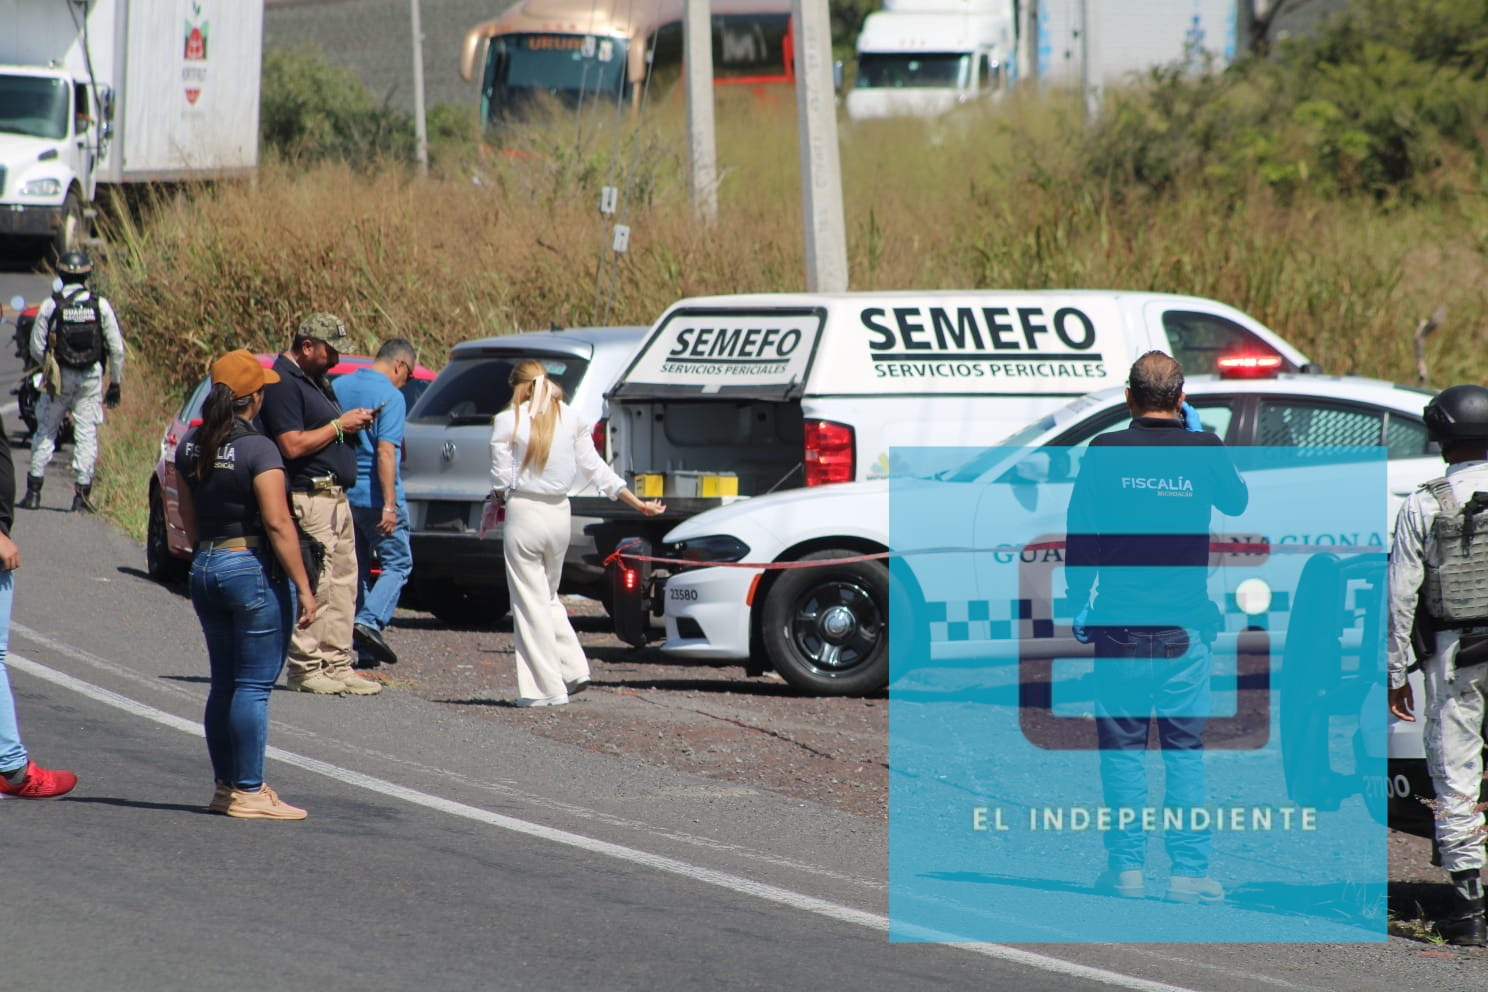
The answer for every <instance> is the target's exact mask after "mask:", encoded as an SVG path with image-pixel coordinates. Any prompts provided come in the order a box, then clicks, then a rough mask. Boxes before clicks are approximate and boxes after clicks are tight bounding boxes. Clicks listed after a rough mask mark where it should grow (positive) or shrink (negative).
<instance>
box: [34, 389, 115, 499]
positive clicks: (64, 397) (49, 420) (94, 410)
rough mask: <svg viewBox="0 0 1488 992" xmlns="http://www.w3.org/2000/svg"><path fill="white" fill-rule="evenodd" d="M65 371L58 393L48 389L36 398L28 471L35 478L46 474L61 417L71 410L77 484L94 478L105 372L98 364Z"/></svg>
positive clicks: (59, 429) (87, 483) (73, 469)
mask: <svg viewBox="0 0 1488 992" xmlns="http://www.w3.org/2000/svg"><path fill="white" fill-rule="evenodd" d="M61 372H62V382H61V383H60V384H59V386H58V389H57V395H56V396H49V395H47V394H46V393H45V392H43V393H42V394H41V398H40V399H38V400H37V401H36V436H35V437H33V438H32V439H31V467H30V468H29V469H28V470H27V474H28V475H30V476H31V477H32V478H34V479H40V478H41V477H42V476H44V475H46V467H47V465H49V464H50V463H51V461H52V455H53V454H55V453H56V451H57V434H58V432H59V431H61V430H62V418H63V417H65V416H67V411H69V410H71V411H72V475H73V478H74V479H75V480H76V481H77V483H78V485H81V486H86V485H90V484H91V483H92V482H93V465H94V463H95V462H97V461H98V425H99V424H101V423H103V375H102V372H101V371H100V368H99V366H97V365H95V366H93V368H91V369H67V368H64V369H62V370H61Z"/></svg>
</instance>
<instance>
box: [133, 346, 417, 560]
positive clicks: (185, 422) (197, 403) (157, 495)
mask: <svg viewBox="0 0 1488 992" xmlns="http://www.w3.org/2000/svg"><path fill="white" fill-rule="evenodd" d="M278 357H279V356H278V355H274V354H268V355H259V356H258V360H259V362H260V363H262V364H263V366H264V367H265V368H268V367H269V366H270V365H273V364H274V359H275V358H278ZM370 364H372V359H370V358H368V357H366V356H365V355H342V356H341V361H340V362H339V363H337V365H336V366H335V367H334V368H332V369H331V370H330V372H328V373H327V376H328V377H329V378H331V379H334V378H336V377H337V376H342V375H345V374H346V373H348V372H353V371H355V370H356V369H358V368H360V367H362V366H364V365H370ZM433 381H434V370H433V369H429V368H425V367H424V366H423V365H420V366H419V367H418V368H416V369H414V370H413V378H411V379H409V380H408V382H407V384H406V385H404V387H403V398H404V399H405V400H406V401H407V402H408V407H409V409H412V408H413V403H414V401H415V400H417V399H418V398H419V397H420V396H422V395H423V392H424V390H425V389H428V388H429V383H431V382H433ZM210 385H211V381H210V380H209V379H202V381H201V382H199V383H197V386H196V388H195V389H193V390H192V391H191V395H190V396H188V397H187V398H186V402H185V403H182V404H181V409H179V410H177V411H176V414H175V416H174V417H172V418H171V422H170V424H169V425H168V426H167V427H166V428H165V434H164V436H162V437H161V439H160V458H159V460H157V461H156V462H155V471H154V472H152V473H151V474H150V523H149V526H148V528H147V529H146V532H145V570H146V571H148V572H149V573H150V578H152V579H155V580H157V581H159V582H179V581H180V580H182V579H184V578H185V577H186V572H187V571H188V569H189V568H190V567H191V555H192V550H193V549H192V547H191V545H189V544H188V543H186V531H185V528H184V527H183V526H182V524H181V504H180V497H179V495H178V486H179V484H178V482H177V480H176V445H178V444H179V443H180V442H181V438H182V437H183V436H185V434H186V432H187V431H188V430H190V429H191V428H192V427H195V426H196V425H198V424H200V423H201V409H202V404H203V403H205V402H206V399H207V390H208V388H209V386H210Z"/></svg>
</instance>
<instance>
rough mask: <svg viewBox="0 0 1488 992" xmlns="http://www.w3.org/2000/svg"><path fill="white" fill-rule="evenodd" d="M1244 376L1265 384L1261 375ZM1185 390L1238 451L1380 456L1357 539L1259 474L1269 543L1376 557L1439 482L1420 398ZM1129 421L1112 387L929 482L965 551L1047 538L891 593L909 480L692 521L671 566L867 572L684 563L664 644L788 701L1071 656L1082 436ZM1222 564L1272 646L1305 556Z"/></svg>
mask: <svg viewBox="0 0 1488 992" xmlns="http://www.w3.org/2000/svg"><path fill="white" fill-rule="evenodd" d="M1239 371H1240V372H1241V373H1242V374H1243V373H1245V372H1260V373H1262V374H1264V370H1263V369H1262V370H1255V369H1244V368H1242V369H1240V370H1239ZM1187 392H1188V397H1189V401H1190V402H1191V403H1192V404H1193V405H1194V406H1195V408H1197V410H1198V411H1199V416H1200V419H1201V421H1202V422H1203V425H1204V428H1205V429H1206V430H1209V431H1213V432H1214V433H1217V434H1219V435H1220V436H1221V437H1222V438H1223V439H1224V440H1225V442H1226V444H1227V445H1228V446H1230V447H1239V446H1264V447H1267V448H1276V447H1286V446H1309V447H1333V446H1362V445H1377V446H1383V447H1384V448H1385V450H1386V465H1385V475H1386V478H1387V481H1388V490H1389V492H1388V516H1386V514H1384V513H1379V512H1375V513H1373V514H1372V515H1370V516H1369V518H1368V519H1367V520H1366V521H1364V523H1363V525H1362V526H1360V525H1359V520H1358V518H1357V517H1355V518H1354V520H1353V522H1352V523H1351V524H1341V522H1340V520H1339V518H1338V516H1337V514H1335V513H1334V511H1333V510H1332V509H1331V508H1329V507H1327V506H1325V505H1319V501H1315V500H1309V499H1306V498H1305V497H1304V496H1302V495H1301V491H1300V490H1297V489H1296V488H1295V487H1296V486H1297V482H1296V481H1295V480H1294V479H1292V477H1291V476H1289V475H1288V474H1287V473H1284V472H1277V473H1270V474H1268V473H1265V472H1261V473H1259V475H1253V476H1251V479H1252V492H1253V497H1252V504H1253V506H1254V504H1255V503H1256V502H1257V499H1258V497H1257V496H1256V495H1254V494H1255V493H1257V492H1258V491H1260V492H1262V493H1263V494H1264V493H1268V492H1269V493H1271V494H1272V497H1271V498H1274V499H1277V500H1280V501H1282V503H1283V504H1284V507H1285V513H1286V519H1287V521H1288V522H1289V523H1294V525H1295V526H1293V527H1291V528H1290V529H1291V530H1292V531H1293V532H1291V533H1281V534H1270V535H1267V536H1268V538H1269V540H1270V541H1271V542H1273V543H1282V544H1293V545H1303V546H1308V547H1314V548H1316V547H1319V546H1326V545H1337V546H1340V550H1341V551H1345V550H1346V549H1349V548H1353V549H1361V548H1362V549H1366V550H1367V549H1374V550H1375V552H1376V553H1375V554H1374V556H1373V557H1374V559H1375V560H1376V561H1379V560H1380V553H1382V552H1383V551H1384V550H1385V548H1386V547H1387V546H1388V542H1389V531H1390V528H1391V527H1392V526H1393V522H1394V517H1395V513H1396V511H1397V510H1398V508H1399V505H1400V503H1401V501H1402V500H1403V499H1404V497H1405V496H1406V495H1408V494H1409V493H1410V492H1411V491H1412V490H1413V489H1415V487H1416V486H1418V485H1420V484H1421V483H1423V482H1425V481H1427V480H1428V479H1432V478H1435V477H1437V476H1439V475H1441V474H1442V473H1443V471H1444V465H1443V463H1442V460H1441V458H1440V456H1439V455H1438V454H1437V451H1436V448H1435V446H1434V445H1433V444H1431V443H1430V442H1429V439H1428V437H1427V431H1426V427H1425V424H1424V422H1423V420H1422V411H1423V409H1424V407H1425V405H1426V403H1427V401H1428V400H1429V398H1430V394H1429V393H1426V392H1424V391H1420V390H1416V389H1411V388H1406V387H1401V386H1396V385H1393V384H1391V383H1388V382H1383V381H1379V380H1373V379H1366V378H1359V377H1352V376H1346V377H1329V376H1319V375H1279V376H1273V377H1263V376H1262V377H1243V378H1235V377H1212V376H1196V377H1193V378H1190V379H1189V380H1188V384H1187ZM1128 423H1129V415H1128V413H1127V410H1126V406H1125V402H1124V395H1123V392H1122V391H1121V390H1119V389H1113V390H1106V391H1103V392H1100V393H1095V394H1091V395H1090V396H1087V397H1085V398H1082V399H1080V400H1077V401H1076V402H1074V403H1071V404H1069V405H1068V406H1066V407H1064V408H1062V409H1061V410H1059V411H1056V412H1055V413H1053V414H1050V415H1049V416H1046V417H1044V418H1042V419H1041V420H1039V421H1038V422H1036V423H1034V424H1031V425H1029V427H1027V428H1026V429H1024V430H1022V431H1020V432H1018V433H1017V434H1015V435H1013V436H1012V437H1010V438H1008V439H1007V440H1006V441H1004V442H1002V444H1001V445H999V446H998V447H997V448H992V449H987V450H986V451H985V452H983V453H981V454H980V455H978V456H976V457H972V458H969V459H966V460H965V461H964V462H963V463H962V464H960V465H959V466H958V467H956V468H953V469H951V470H950V471H948V472H941V473H939V475H938V477H937V478H936V479H934V480H926V481H925V483H924V484H925V485H939V487H940V488H939V489H938V490H937V491H936V495H935V500H936V502H935V504H934V505H935V506H936V508H937V512H938V514H940V515H942V516H943V517H944V519H946V520H951V521H955V522H956V525H955V529H956V530H957V531H958V532H959V535H960V538H961V539H960V540H959V541H958V542H955V543H957V544H958V545H960V546H970V547H976V548H987V547H995V546H996V545H997V544H998V543H999V542H998V538H997V535H999V534H1004V533H1006V524H1007V522H1008V520H1009V519H1010V518H1016V519H1019V520H1022V521H1023V523H1022V525H1021V526H1022V527H1023V528H1024V533H1028V534H1030V535H1036V536H1037V537H1038V538H1039V539H1040V540H1046V541H1048V542H1050V547H1049V548H1045V549H1044V550H1042V551H1038V550H1033V551H1030V550H1028V549H1021V550H1020V549H1016V548H1010V549H1009V550H1008V551H1006V552H1003V553H1001V554H997V553H986V554H981V555H971V554H964V555H945V556H925V557H910V558H902V559H894V560H893V566H892V575H893V580H892V581H891V568H890V564H889V561H888V560H886V559H883V558H877V559H871V558H870V559H864V558H863V556H872V555H878V554H881V553H883V552H886V551H887V550H888V549H889V547H890V536H889V531H890V516H891V510H890V498H889V495H890V489H891V486H894V485H905V484H906V483H903V482H892V481H873V482H863V483H850V484H843V485H836V486H829V487H822V488H811V489H800V490H794V491H790V492H783V493H777V494H772V495H767V496H760V497H756V498H753V499H749V500H744V501H740V502H738V503H734V504H732V505H729V506H725V507H722V508H719V509H715V510H710V511H708V512H706V513H703V514H700V515H698V516H696V517H693V518H691V519H689V520H687V521H686V522H685V523H683V524H682V525H681V526H679V527H677V528H675V529H674V530H672V531H671V532H670V533H669V534H668V535H667V537H666V541H667V543H668V545H669V546H670V547H669V548H668V549H667V553H670V554H673V555H676V556H678V557H680V558H683V559H686V560H688V561H690V562H697V563H699V564H703V563H706V562H737V563H753V562H759V563H787V562H805V561H807V560H811V559H818V560H820V559H837V560H842V559H859V560H849V561H841V563H839V564H833V565H830V566H810V567H799V566H798V567H792V568H786V569H779V570H762V569H753V568H736V567H715V568H687V567H685V566H684V567H681V568H679V569H678V570H676V571H675V572H673V574H671V575H670V576H668V577H666V579H665V581H664V583H657V584H656V586H655V588H656V589H657V593H658V595H659V596H660V597H661V598H662V600H663V603H662V604H659V605H664V622H665V628H666V640H665V643H664V644H663V645H662V650H663V651H666V652H668V653H671V654H675V655H679V656H684V657H691V658H699V659H711V660H719V661H725V660H731V661H741V662H744V663H745V664H746V665H747V666H748V667H749V668H751V669H752V670H755V671H762V670H765V669H768V668H773V669H774V670H775V671H777V672H779V673H780V674H781V675H782V676H783V677H784V678H785V679H786V680H787V681H788V682H790V683H791V684H792V685H793V686H795V687H796V688H798V689H800V690H802V691H806V692H811V693H815V694H823V695H857V694H865V693H870V692H875V691H878V690H880V689H882V688H883V687H884V686H885V685H887V684H888V682H889V678H890V657H891V654H892V655H893V656H894V658H895V664H896V665H898V664H900V663H901V662H902V661H903V658H904V655H905V654H906V653H907V652H910V651H911V650H912V651H913V653H914V657H915V658H916V659H917V660H921V661H926V662H929V663H954V662H956V661H958V660H987V659H995V658H1004V659H1012V658H1017V657H1019V656H1020V655H1021V656H1023V657H1028V656H1030V655H1037V656H1041V657H1045V658H1058V657H1062V656H1065V655H1069V654H1079V653H1081V649H1080V648H1079V647H1078V646H1077V645H1076V644H1075V642H1074V640H1073V638H1072V636H1071V634H1070V631H1069V626H1068V624H1069V617H1070V615H1071V613H1072V610H1070V608H1069V606H1068V605H1067V604H1066V603H1064V602H1063V600H1062V596H1063V577H1062V568H1061V567H1060V564H1061V561H1060V555H1059V553H1058V550H1057V548H1058V547H1059V546H1061V545H1060V544H1059V542H1062V538H1063V527H1064V519H1063V514H1064V505H1065V502H1066V500H1067V494H1068V487H1069V485H1070V484H1071V483H1072V482H1073V479H1074V478H1075V476H1076V475H1077V473H1078V469H1079V464H1080V460H1081V458H1082V457H1083V454H1084V451H1085V448H1086V446H1087V445H1088V444H1089V442H1090V440H1091V438H1093V437H1095V436H1096V435H1098V434H1102V433H1105V432H1107V431H1112V430H1118V429H1121V428H1123V427H1125V426H1126V425H1127V424H1128ZM1013 446H1020V447H1039V448H1042V447H1045V446H1047V447H1067V448H1068V449H1069V451H1068V459H1063V458H1059V457H1054V458H1050V457H1049V453H1047V452H1034V453H1030V457H1028V458H1022V459H1020V458H1019V457H1017V456H1016V454H1015V453H1013V452H1009V451H1007V450H1006V449H1007V448H1009V447H1013ZM916 474H918V473H916ZM1258 479H1261V480H1264V481H1261V482H1259V483H1258ZM958 482H966V483H978V484H975V485H955V484H954V483H958ZM908 484H909V485H914V484H916V483H908ZM1061 487H1063V490H1062V494H1061V492H1060V491H1059V490H1060V489H1061ZM901 491H902V490H896V493H898V492H901ZM1264 499H1265V498H1261V501H1262V502H1264ZM1214 530H1215V531H1216V533H1222V532H1224V522H1223V520H1222V519H1221V518H1218V517H1216V520H1215V523H1214ZM896 536H897V535H896ZM1232 536H1237V537H1242V538H1243V537H1245V535H1232ZM903 543H904V542H903V541H902V540H901V541H900V544H901V546H903ZM942 543H944V542H942ZM917 546H919V545H917ZM1050 548H1053V549H1054V550H1050ZM1217 560H1218V563H1219V564H1223V565H1225V566H1227V567H1218V568H1215V569H1213V570H1212V573H1211V588H1215V586H1216V585H1218V586H1219V587H1220V588H1221V589H1222V595H1223V602H1224V606H1225V610H1226V613H1227V617H1226V620H1227V629H1228V630H1229V632H1230V636H1232V637H1233V636H1237V635H1239V633H1240V632H1242V631H1251V632H1255V631H1265V632H1267V633H1268V634H1269V635H1271V636H1277V635H1279V634H1281V633H1283V632H1284V631H1285V629H1286V620H1287V617H1288V613H1289V610H1290V608H1291V605H1292V603H1293V602H1295V598H1296V594H1297V588H1296V582H1297V579H1298V575H1297V571H1298V570H1300V568H1301V562H1302V559H1301V558H1300V557H1299V558H1297V559H1296V561H1297V564H1296V570H1294V571H1292V572H1290V573H1284V574H1285V575H1287V576H1289V577H1287V578H1284V579H1283V580H1281V581H1278V580H1276V579H1275V578H1274V577H1273V578H1270V579H1269V581H1267V580H1262V579H1259V578H1258V577H1257V574H1258V573H1256V572H1255V571H1254V570H1251V569H1248V568H1247V563H1246V560H1245V556H1244V555H1243V554H1240V555H1236V554H1230V555H1224V554H1221V555H1219V556H1218V558H1217ZM1009 563H1016V564H1017V565H1019V566H1020V569H1019V570H1017V571H1019V574H1020V575H1021V576H1022V579H1021V580H1020V581H1022V582H1023V583H1024V586H1023V587H1020V588H1019V589H1017V590H1014V591H1012V592H1011V593H1009V592H1008V591H1007V590H1006V589H1001V590H996V591H993V590H994V589H995V587H996V581H995V579H993V578H991V577H990V576H989V571H988V570H989V569H995V568H998V567H1001V568H1002V573H1000V574H1007V572H1008V569H1007V565H1008V564H1009ZM1272 574H1273V575H1274V573H1272ZM1247 579H1248V580H1249V581H1247ZM1029 586H1031V589H1030V588H1029ZM1217 591H1218V590H1217ZM1349 602H1350V603H1352V599H1350V600H1349ZM891 610H893V611H894V612H895V613H896V615H903V616H915V617H917V618H919V619H920V621H922V622H921V623H920V627H921V629H919V630H914V631H901V632H899V633H898V636H897V637H896V640H899V639H900V638H902V642H901V643H899V644H897V645H896V650H895V651H893V652H891V651H890V648H889V634H890V631H889V615H890V611H891ZM901 611H903V612H901ZM1358 637H1359V630H1358V629H1357V628H1355V629H1353V630H1350V631H1345V632H1344V640H1345V642H1348V641H1349V639H1350V638H1352V643H1353V644H1354V645H1357V644H1358V643H1359V641H1358ZM1418 698H1420V694H1419V691H1418ZM1390 734H1391V737H1390V744H1389V747H1390V754H1391V756H1392V758H1398V759H1414V762H1415V765H1420V764H1421V763H1422V762H1421V759H1422V758H1423V752H1422V751H1421V745H1420V737H1419V724H1393V725H1392V726H1391V728H1390ZM1417 771H1419V769H1417ZM1422 778H1423V776H1422V775H1419V774H1415V773H1411V772H1407V771H1406V770H1404V766H1401V767H1400V768H1397V767H1395V763H1394V762H1393V761H1392V772H1391V776H1390V783H1389V786H1390V790H1391V792H1392V794H1393V792H1395V791H1397V790H1396V789H1395V786H1396V785H1397V783H1399V784H1401V790H1400V791H1404V783H1405V782H1407V781H1409V782H1410V783H1411V791H1413V792H1414V793H1415V794H1420V793H1421V788H1420V781H1421V780H1422ZM1428 787H1429V783H1428ZM1395 798H1397V799H1398V798H1401V797H1399V796H1397V797H1395Z"/></svg>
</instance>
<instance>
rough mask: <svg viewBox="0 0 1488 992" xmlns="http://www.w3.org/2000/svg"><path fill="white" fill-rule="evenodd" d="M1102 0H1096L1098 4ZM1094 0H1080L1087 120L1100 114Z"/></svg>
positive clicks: (1082, 82)
mask: <svg viewBox="0 0 1488 992" xmlns="http://www.w3.org/2000/svg"><path fill="white" fill-rule="evenodd" d="M1099 2H1100V0H1094V3H1095V4H1098V3H1099ZM1092 5H1093V4H1092V0H1080V96H1081V98H1082V99H1083V100H1084V101H1085V120H1086V121H1088V122H1094V121H1095V119H1096V118H1097V117H1099V116H1100V109H1101V90H1102V85H1103V83H1104V80H1103V79H1102V73H1101V65H1100V43H1099V38H1098V31H1097V29H1096V28H1095V26H1093V25H1092V24H1091V23H1090V8H1091V6H1092Z"/></svg>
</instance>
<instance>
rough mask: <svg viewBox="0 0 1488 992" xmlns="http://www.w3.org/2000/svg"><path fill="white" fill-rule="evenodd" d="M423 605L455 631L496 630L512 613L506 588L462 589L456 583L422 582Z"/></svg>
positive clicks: (441, 580) (421, 596) (440, 581)
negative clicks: (475, 628)
mask: <svg viewBox="0 0 1488 992" xmlns="http://www.w3.org/2000/svg"><path fill="white" fill-rule="evenodd" d="M415 592H416V595H417V597H418V601H419V605H420V606H422V607H423V608H424V609H426V610H428V611H429V612H430V613H432V614H434V615H435V616H436V617H438V618H439V619H440V620H442V621H444V622H445V623H447V624H449V625H450V626H451V627H494V626H495V625H496V624H497V623H498V622H499V621H500V620H501V619H502V618H503V617H505V616H506V615H507V614H508V613H509V612H511V593H509V592H508V591H507V588H506V586H504V585H500V586H462V585H459V584H458V583H456V582H455V580H454V579H424V580H419V581H418V584H417V588H416V590H415Z"/></svg>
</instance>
